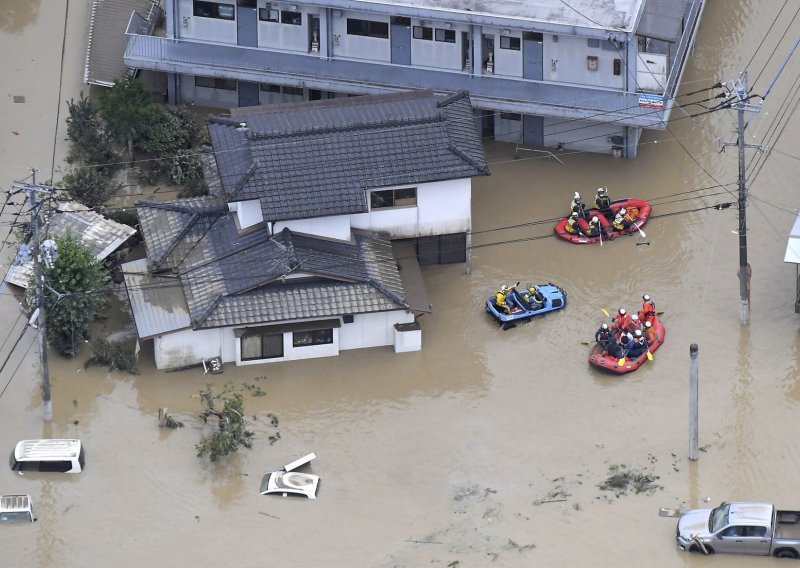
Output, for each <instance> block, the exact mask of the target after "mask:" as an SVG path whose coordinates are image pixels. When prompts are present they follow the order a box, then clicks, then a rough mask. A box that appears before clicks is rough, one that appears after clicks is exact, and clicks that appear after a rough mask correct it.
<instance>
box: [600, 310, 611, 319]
mask: <svg viewBox="0 0 800 568" xmlns="http://www.w3.org/2000/svg"><path fill="white" fill-rule="evenodd" d="M600 311H601V312H603V313H604V314H606V317H608V318H610V317H611V314H610V313H608V310H607V309H605V308H600Z"/></svg>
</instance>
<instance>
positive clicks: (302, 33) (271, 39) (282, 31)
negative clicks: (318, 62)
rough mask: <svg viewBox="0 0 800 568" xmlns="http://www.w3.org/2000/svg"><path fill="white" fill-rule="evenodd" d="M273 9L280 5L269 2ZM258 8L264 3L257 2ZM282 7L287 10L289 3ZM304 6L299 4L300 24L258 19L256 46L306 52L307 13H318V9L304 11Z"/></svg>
mask: <svg viewBox="0 0 800 568" xmlns="http://www.w3.org/2000/svg"><path fill="white" fill-rule="evenodd" d="M270 5H271V6H272V7H273V9H275V10H280V9H281V6H282V5H279V4H276V3H274V2H273V3H271V4H270ZM258 7H259V8H263V7H264V5H263V4H262V3H261V2H259V3H258ZM283 9H286V10H289V9H290V6H289V4H287V5H285V6H283ZM305 10H306V7H305V6H300V7H299V9H298V11H299V12H301V13H302V19H301V24H300V25H299V26H297V25H293V24H284V23H281V22H264V21H261V20H259V21H258V47H266V48H270V49H280V50H281V51H294V52H300V53H308V51H309V37H310V32H309V26H308V16H309V14H314V15H318V14H319V10H318V9H317V10H314V11H309V12H306V11H305Z"/></svg>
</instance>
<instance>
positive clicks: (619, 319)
mask: <svg viewBox="0 0 800 568" xmlns="http://www.w3.org/2000/svg"><path fill="white" fill-rule="evenodd" d="M630 326H631V317H630V316H629V315H628V312H627V311H625V308H620V309H619V310H618V311H617V315H616V316H615V317H614V321H613V322H612V324H611V329H614V330H616V331H617V335H619V334H620V333H621V332H622V330H627V329H628V328H630Z"/></svg>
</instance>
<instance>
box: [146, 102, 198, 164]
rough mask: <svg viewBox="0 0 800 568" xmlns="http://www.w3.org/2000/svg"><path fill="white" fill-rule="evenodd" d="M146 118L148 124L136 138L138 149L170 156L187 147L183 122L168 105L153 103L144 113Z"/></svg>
mask: <svg viewBox="0 0 800 568" xmlns="http://www.w3.org/2000/svg"><path fill="white" fill-rule="evenodd" d="M144 119H145V121H146V124H145V125H144V127H143V129H142V132H141V135H140V136H139V137H137V138H136V139H135V140H134V146H135V147H136V148H137V149H138V150H142V151H144V152H149V153H150V154H156V155H158V156H170V155H174V154H175V153H176V152H177V151H178V150H181V149H183V148H186V147H187V144H188V143H187V141H186V138H185V136H184V133H183V132H182V131H181V123H180V121H179V120H178V117H176V116H175V114H173V113H172V112H170V109H168V108H167V107H163V106H157V105H151V106H150V107H149V108H148V110H147V112H146V113H145V114H144Z"/></svg>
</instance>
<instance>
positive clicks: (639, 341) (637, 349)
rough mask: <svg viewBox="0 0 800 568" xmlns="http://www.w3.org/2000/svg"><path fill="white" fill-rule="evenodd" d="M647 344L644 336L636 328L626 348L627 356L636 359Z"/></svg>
mask: <svg viewBox="0 0 800 568" xmlns="http://www.w3.org/2000/svg"><path fill="white" fill-rule="evenodd" d="M647 349H648V345H647V340H645V338H644V334H642V331H641V330H640V329H637V330H636V333H634V337H633V341H632V342H631V347H630V349H629V350H628V356H629V357H630V358H631V359H638V358H639V357H641V356H642V354H643V353H644V352H645V351H647Z"/></svg>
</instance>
